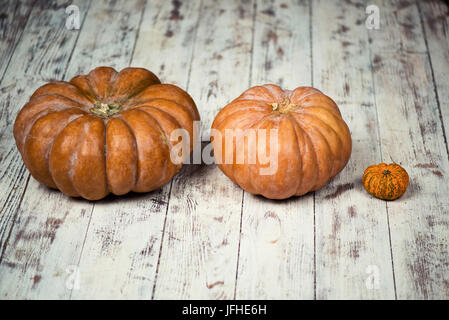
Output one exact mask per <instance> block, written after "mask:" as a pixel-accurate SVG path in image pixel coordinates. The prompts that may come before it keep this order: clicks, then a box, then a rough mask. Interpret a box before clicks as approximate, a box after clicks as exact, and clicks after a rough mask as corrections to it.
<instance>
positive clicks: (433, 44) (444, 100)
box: [416, 0, 449, 153]
mask: <svg viewBox="0 0 449 320" xmlns="http://www.w3.org/2000/svg"><path fill="white" fill-rule="evenodd" d="M416 4H417V5H418V9H419V10H420V11H421V20H422V23H423V27H424V34H423V35H424V36H425V38H426V39H427V45H428V50H429V52H428V53H429V56H430V61H431V63H432V65H431V67H432V70H433V78H434V81H435V84H436V94H437V96H438V101H439V106H440V113H441V119H442V121H443V127H444V131H445V134H446V149H447V148H448V145H447V144H448V142H447V141H448V137H449V132H448V131H449V95H448V94H447V93H448V92H449V79H448V74H449V63H448V61H449V6H448V4H447V3H444V2H442V1H437V0H433V1H421V2H420V1H417V2H416ZM446 151H447V150H446ZM448 153H449V151H448Z"/></svg>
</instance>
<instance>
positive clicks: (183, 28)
mask: <svg viewBox="0 0 449 320" xmlns="http://www.w3.org/2000/svg"><path fill="white" fill-rule="evenodd" d="M137 4H139V5H140V4H141V2H139V3H137V2H135V3H134V4H132V3H129V2H127V10H125V14H127V15H130V17H129V21H128V22H127V25H128V28H129V27H130V25H133V26H134V28H133V30H135V27H136V25H137V23H138V21H139V20H140V19H139V17H138V15H139V14H140V13H141V12H142V10H143V8H142V9H137V8H136V5H137ZM123 10H124V9H123V6H122V7H121V11H123ZM174 10H175V8H174V7H173V4H172V3H170V2H167V1H150V2H148V3H147V6H146V7H145V11H144V13H143V17H142V23H141V24H140V32H139V36H138V41H137V43H136V44H135V54H134V57H133V59H132V63H131V64H132V65H133V66H138V67H144V68H148V69H149V70H152V71H154V72H157V71H158V70H159V71H163V79H162V80H163V81H167V82H172V79H173V80H176V81H174V82H176V84H178V85H180V86H181V87H183V88H185V87H186V85H187V78H188V68H187V66H188V65H189V62H190V56H191V53H190V54H188V52H192V50H193V41H192V40H191V37H192V35H191V34H190V31H191V30H192V29H195V26H196V25H197V21H198V17H199V3H195V2H191V3H189V4H187V5H184V4H183V5H182V6H181V7H180V8H178V9H177V10H179V11H180V12H182V16H183V18H182V19H178V18H175V17H177V15H176V11H174ZM167 21H169V22H168V24H169V26H167ZM130 22H132V24H130ZM166 28H170V30H173V34H169V35H170V36H167V30H166ZM134 33H135V31H134ZM133 37H134V34H130V40H129V44H133V42H132V40H131V38H133ZM86 38H87V37H86ZM181 44H183V45H181ZM174 45H175V46H178V47H177V49H176V50H173V46H174ZM179 52H185V53H186V54H185V55H182V56H179V55H178V53H179ZM122 57H123V58H122V61H121V62H122V63H124V64H125V65H126V63H127V61H128V60H127V59H128V57H129V55H128V54H125V55H122ZM114 61H117V60H116V59H114ZM164 66H167V67H164ZM169 191H170V183H169V184H167V185H166V186H164V187H163V188H162V189H160V190H156V191H154V192H151V193H148V194H131V195H127V196H123V197H109V198H107V199H106V200H104V201H99V202H96V203H95V207H94V209H93V212H92V220H91V222H90V225H89V232H88V233H87V236H86V242H85V245H84V250H83V254H82V257H81V261H80V275H81V279H82V282H81V285H80V290H77V291H74V292H73V295H72V298H73V299H89V298H93V299H99V298H102V299H104V298H107V299H151V297H152V293H153V287H154V279H155V274H156V268H157V264H158V259H159V252H160V247H161V239H162V235H163V232H164V221H165V217H166V213H167V205H168V199H169ZM99 275H101V276H99Z"/></svg>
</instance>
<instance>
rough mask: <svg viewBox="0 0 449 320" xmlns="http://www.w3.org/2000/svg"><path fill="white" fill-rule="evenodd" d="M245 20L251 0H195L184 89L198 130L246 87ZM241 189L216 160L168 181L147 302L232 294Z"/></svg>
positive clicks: (248, 33) (248, 28)
mask: <svg viewBox="0 0 449 320" xmlns="http://www.w3.org/2000/svg"><path fill="white" fill-rule="evenodd" d="M252 21H253V3H252V2H251V1H204V3H203V5H202V8H201V10H200V20H199V25H198V30H197V35H196V44H195V50H194V54H193V60H192V66H191V73H190V80H189V87H188V88H187V90H188V92H189V93H191V94H192V96H193V97H194V99H195V101H196V103H197V106H198V109H199V110H200V113H201V120H202V128H203V129H205V128H210V125H211V124H212V120H213V118H214V116H215V114H216V112H217V111H218V109H219V108H220V107H223V106H224V105H225V104H226V102H227V101H229V100H231V99H233V98H234V97H237V96H238V95H239V94H240V93H241V92H242V87H245V86H247V84H248V81H249V69H250V60H251V58H250V52H251V43H252ZM210 61H213V63H211V62H210ZM205 65H207V70H206V71H205V69H204V66H205ZM237 70H239V71H238V73H239V77H238V81H235V79H234V78H233V77H231V76H230V75H231V74H233V73H237ZM203 139H207V134H206V135H203ZM209 152H210V150H209ZM242 194H243V193H242V191H241V189H239V188H238V187H237V186H236V185H234V184H233V183H232V182H231V181H229V180H228V179H227V178H226V177H225V176H224V175H223V174H222V173H221V172H220V171H219V169H218V168H217V167H216V166H215V165H214V166H206V165H204V164H203V165H195V166H189V168H187V171H186V172H185V173H182V174H181V175H179V176H178V177H176V178H175V180H174V181H173V187H172V192H171V197H170V203H169V208H168V213H167V221H166V228H165V234H166V236H165V237H164V241H163V244H162V252H161V257H160V261H159V268H158V274H157V281H156V287H155V292H154V299H232V298H233V297H234V290H235V278H236V268H237V253H238V241H239V231H240V216H241V206H242Z"/></svg>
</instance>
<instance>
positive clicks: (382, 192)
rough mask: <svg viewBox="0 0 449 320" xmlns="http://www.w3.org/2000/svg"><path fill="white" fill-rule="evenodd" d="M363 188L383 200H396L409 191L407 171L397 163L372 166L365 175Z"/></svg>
mask: <svg viewBox="0 0 449 320" xmlns="http://www.w3.org/2000/svg"><path fill="white" fill-rule="evenodd" d="M362 182H363V186H364V187H365V189H366V191H368V193H369V194H371V195H373V196H375V197H376V198H379V199H383V200H394V199H397V198H399V197H400V196H402V195H403V194H404V192H405V190H407V186H408V183H409V177H408V174H407V171H405V169H404V168H402V167H401V166H400V165H398V164H396V163H392V164H386V163H379V164H377V165H371V166H369V167H368V168H367V169H366V170H365V173H364V174H363V179H362Z"/></svg>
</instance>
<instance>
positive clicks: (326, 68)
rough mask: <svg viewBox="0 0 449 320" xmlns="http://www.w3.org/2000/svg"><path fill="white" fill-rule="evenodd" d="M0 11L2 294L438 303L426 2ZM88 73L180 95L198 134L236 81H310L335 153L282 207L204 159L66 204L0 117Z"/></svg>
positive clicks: (434, 15) (130, 0) (437, 198)
mask: <svg viewBox="0 0 449 320" xmlns="http://www.w3.org/2000/svg"><path fill="white" fill-rule="evenodd" d="M70 4H73V5H76V6H77V7H70V8H69V9H67V7H68V6H69V5H70ZM368 5H375V6H377V7H374V11H372V10H373V9H372V8H373V7H369V8H368V14H367V12H366V10H367V7H368ZM73 8H74V9H73ZM76 8H78V9H79V18H80V29H79V30H76V29H75V30H69V29H68V28H67V27H66V22H67V21H68V22H70V21H75V20H70V19H73V18H76V14H77V10H76ZM375 8H378V9H379V17H380V25H379V29H369V28H367V25H366V20H367V19H371V18H372V17H373V16H371V12H374V13H375V10H376V9H375ZM66 9H67V12H66ZM0 12H1V13H0V28H1V29H0V39H1V42H0V57H1V60H0V77H1V78H0V79H1V83H0V92H1V100H0V108H1V114H0V122H1V124H0V130H1V141H0V159H1V160H0V161H1V166H0V170H1V172H0V177H1V182H0V190H1V194H0V209H1V215H0V244H1V245H0V297H1V298H2V299H14V298H27V299H35V298H40V299H42V298H43V299H48V298H56V299H87V298H112V299H117V298H125V299H130V298H134V299H189V298H198V299H234V298H237V299H359V298H361V299H448V298H449V253H448V247H449V244H448V243H449V196H448V194H449V184H448V177H449V159H448V143H447V135H448V131H449V95H448V92H449V81H448V80H449V78H448V75H449V36H448V35H449V27H448V22H449V15H448V7H447V6H446V5H445V4H444V3H443V2H441V1H437V0H434V1H422V2H421V1H416V2H415V1H411V0H401V1H389V0H369V1H364V0H348V1H324V0H322V1H312V0H311V1H308V0H279V1H278V0H271V1H270V0H257V1H256V0H246V1H237V0H235V1H218V0H216V1H210V0H202V1H183V2H181V1H177V0H173V1H171V2H170V1H165V0H157V1H153V0H148V1H145V0H126V1H125V0H123V1H119V0H117V1H97V0H95V1H94V0H92V1H90V0H74V1H73V2H71V1H66V2H64V1H42V2H36V1H32V0H30V1H20V2H19V1H16V0H10V1H7V0H6V1H5V0H2V1H1V5H0ZM74 15H75V16H74ZM370 17H371V18H370ZM370 21H371V22H372V20H370ZM370 21H369V22H370ZM75 22H76V21H75ZM369 26H372V25H370V24H369ZM99 65H108V66H112V67H115V68H116V69H121V68H124V67H126V66H130V65H131V66H139V67H145V68H148V69H150V70H152V71H153V72H155V73H156V74H158V75H159V76H160V78H161V79H162V81H163V82H169V83H174V84H176V85H178V86H180V87H182V88H184V89H186V90H187V91H188V92H189V93H190V94H191V95H192V97H193V98H194V99H195V101H196V103H197V105H198V108H199V110H200V113H201V116H202V121H203V123H202V126H203V129H207V128H209V127H210V125H211V123H212V119H213V117H214V116H215V114H216V113H217V112H218V110H219V109H220V108H221V107H223V106H224V105H225V104H226V103H227V102H229V101H230V100H231V99H233V98H235V97H236V96H238V95H239V94H240V93H241V92H243V91H244V90H245V89H246V88H248V87H249V86H252V85H256V84H264V83H276V84H279V85H281V86H283V87H285V88H290V89H292V88H295V87H297V86H300V85H312V86H314V87H317V88H319V89H320V90H322V91H323V92H325V93H326V94H328V95H329V96H331V97H332V98H334V100H335V101H336V102H337V104H338V105H339V106H340V109H341V111H342V114H343V117H344V119H345V120H346V121H347V123H348V125H349V127H350V130H351V133H352V138H353V152H352V157H351V159H350V161H349V164H348V165H347V167H346V168H345V169H344V170H343V171H342V172H341V173H340V174H339V175H338V176H337V177H336V178H335V179H334V180H333V181H332V182H330V183H329V184H328V185H327V186H325V187H324V188H323V189H321V190H319V191H317V192H314V193H311V194H308V195H306V196H303V197H299V198H293V199H289V200H286V201H270V200H266V199H263V198H261V197H258V196H253V195H251V194H248V193H245V192H243V191H242V190H241V189H240V188H239V187H238V186H236V185H234V184H233V183H232V182H231V181H230V180H228V179H227V178H226V177H225V176H224V175H223V174H222V173H221V171H219V170H218V169H217V167H216V166H214V165H210V166H207V165H186V166H185V167H184V168H183V170H182V171H181V173H180V174H178V175H177V176H176V177H175V178H174V179H173V180H172V181H171V182H170V183H169V184H168V185H166V186H165V187H164V188H162V189H161V190H158V191H155V192H152V193H149V194H131V195H127V196H123V197H113V196H110V197H108V198H106V199H104V200H102V201H98V202H89V201H85V200H81V199H71V198H69V197H66V196H64V195H63V194H61V193H59V192H57V191H52V190H49V189H47V188H45V187H43V186H41V185H39V184H38V183H37V182H36V181H35V180H34V179H33V178H31V177H30V175H29V173H28V171H27V170H26V168H25V167H24V165H23V162H22V160H21V158H20V156H19V153H18V152H17V150H16V147H15V143H14V139H13V135H12V126H13V123H14V119H15V117H16V114H17V112H18V110H19V109H20V108H21V107H22V106H23V105H24V104H25V102H26V101H27V100H28V98H29V96H30V95H31V94H32V92H33V91H34V90H35V89H36V88H37V87H38V86H40V85H42V84H43V83H44V82H47V81H49V80H51V79H70V78H71V77H72V76H74V75H76V74H79V73H86V72H88V71H89V70H91V69H92V68H94V67H96V66H99ZM381 161H384V162H392V161H395V162H397V163H399V164H401V165H403V166H404V167H405V168H406V169H407V171H408V172H409V174H410V177H411V182H410V186H409V189H408V190H407V192H406V193H405V195H404V196H403V197H402V198H400V199H398V200H397V201H394V202H384V201H381V200H378V199H375V198H373V197H371V196H369V195H368V194H367V193H366V192H365V191H364V189H363V186H362V183H361V176H362V174H363V171H364V169H365V168H366V167H367V166H368V165H370V164H373V163H378V162H381Z"/></svg>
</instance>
